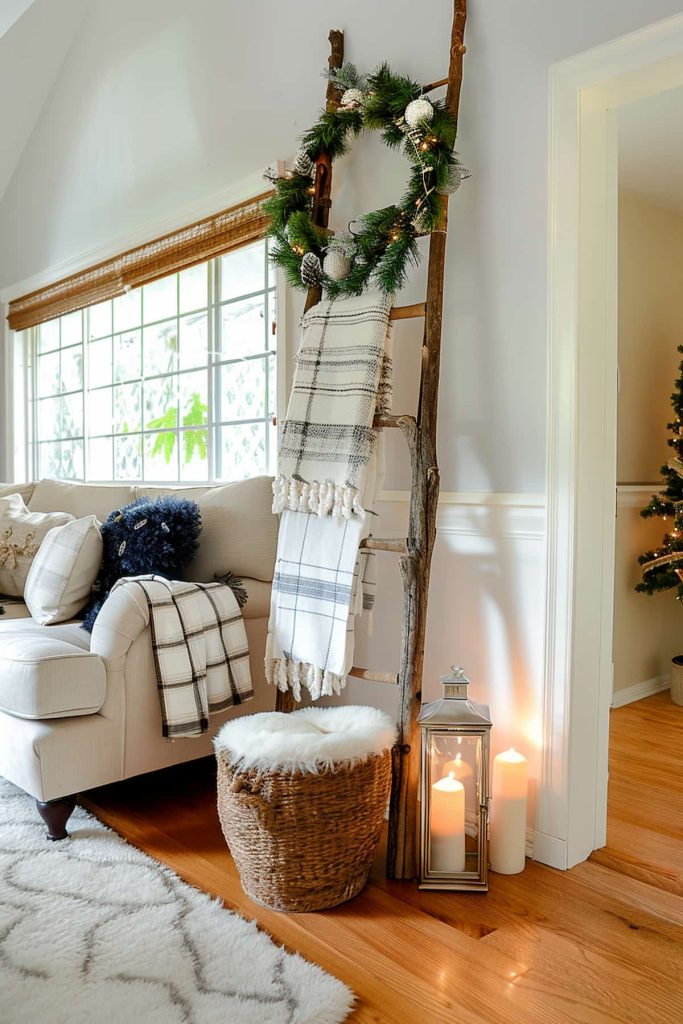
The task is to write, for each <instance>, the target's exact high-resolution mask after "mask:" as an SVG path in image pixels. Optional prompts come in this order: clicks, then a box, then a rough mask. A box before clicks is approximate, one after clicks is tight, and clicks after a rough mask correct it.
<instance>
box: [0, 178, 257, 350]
mask: <svg viewBox="0 0 683 1024" xmlns="http://www.w3.org/2000/svg"><path fill="white" fill-rule="evenodd" d="M269 195H270V193H269V192H265V193H263V194H262V195H259V196H256V197H255V198H254V199H249V200H247V201H246V202H243V203H239V204H238V205H237V206H232V207H230V209H228V210H222V211H221V212H220V213H215V214H213V215H212V216H211V217H205V218H204V219H203V220H198V221H196V222H195V223H194V224H189V225H188V226H187V227H184V228H180V229H179V230H178V231H171V232H169V234H167V235H162V237H161V238H156V239H154V241H152V242H147V243H145V244H144V245H139V246H137V247H136V248H135V249H129V250H128V252H124V253H122V254H121V255H120V256H114V257H113V258H112V259H109V260H104V262H102V263H98V264H97V265H96V266H94V267H89V268H88V269H87V270H83V271H81V272H80V273H78V274H72V275H71V277H65V278H63V280H61V281H57V282H56V283H55V284H51V285H48V286H47V287H45V288H39V289H38V290H37V291H35V292H31V293H30V294H28V295H23V296H22V297H21V298H19V299H14V300H13V301H12V302H10V304H9V312H8V314H7V320H8V323H9V326H10V327H11V328H12V330H13V331H23V330H25V329H26V328H27V327H34V326H35V325H36V324H41V323H44V322H45V321H46V320H52V319H53V318H54V317H56V316H62V315H63V314H64V313H72V312H73V311H74V310H76V309H83V308H84V307H85V306H92V305H94V304H95V303H96V302H103V301H104V300H105V299H112V298H115V297H116V296H117V295H122V294H123V293H124V292H126V291H128V290H129V289H130V288H138V287H139V286H140V285H143V284H149V282H150V281H154V280H156V279H157V278H159V277H165V276H166V274H173V273H175V272H176V271H178V270H183V269H184V268H185V267H190V266H192V265H193V264H195V263H203V262H204V261H205V260H209V259H212V258H213V257H214V256H220V255H221V254H222V253H226V252H230V250H231V249H236V248H238V247H239V246H241V245H245V244H247V243H248V242H254V241H256V240H257V239H259V238H262V237H263V235H264V234H265V231H266V228H267V227H268V217H267V216H266V214H265V213H264V212H263V208H262V204H263V201H264V200H265V199H267V198H268V196H269Z"/></svg>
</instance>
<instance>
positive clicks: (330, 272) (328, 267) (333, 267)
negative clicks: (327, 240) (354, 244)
mask: <svg viewBox="0 0 683 1024" xmlns="http://www.w3.org/2000/svg"><path fill="white" fill-rule="evenodd" d="M350 270H351V259H350V257H349V256H346V255H345V254H344V253H343V252H339V250H338V249H330V251H329V252H328V253H327V255H326V256H325V259H324V260H323V273H324V274H325V277H329V279H330V281H343V280H344V278H345V277H348V276H349V271H350Z"/></svg>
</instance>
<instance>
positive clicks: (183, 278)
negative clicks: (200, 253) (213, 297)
mask: <svg viewBox="0 0 683 1024" xmlns="http://www.w3.org/2000/svg"><path fill="white" fill-rule="evenodd" d="M208 267H209V264H207V263H199V264H197V266H196V267H188V269H187V270H183V271H181V272H180V274H179V275H178V277H179V280H180V312H181V313H189V312H190V311H191V310H193V309H203V308H204V307H205V306H206V305H207V303H208V290H207V286H208Z"/></svg>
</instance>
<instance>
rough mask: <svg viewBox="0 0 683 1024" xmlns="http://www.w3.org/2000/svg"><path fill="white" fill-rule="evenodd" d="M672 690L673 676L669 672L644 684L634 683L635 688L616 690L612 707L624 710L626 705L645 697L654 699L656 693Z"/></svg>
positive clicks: (626, 687)
mask: <svg viewBox="0 0 683 1024" xmlns="http://www.w3.org/2000/svg"><path fill="white" fill-rule="evenodd" d="M670 688H671V676H670V675H669V673H668V672H667V673H666V675H663V676H655V678H654V679H644V680H643V682H642V683H634V684H633V686H625V687H624V688H623V689H621V690H615V691H614V692H613V694H612V707H613V708H623V706H624V705H625V704H633V702H634V701H636V700H642V699H643V697H652V695H653V694H655V693H661V692H662V690H669V689H670Z"/></svg>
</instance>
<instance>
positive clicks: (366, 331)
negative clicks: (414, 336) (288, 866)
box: [273, 293, 392, 518]
mask: <svg viewBox="0 0 683 1024" xmlns="http://www.w3.org/2000/svg"><path fill="white" fill-rule="evenodd" d="M390 308H391V299H390V298H389V297H388V296H386V295H382V294H379V293H371V294H366V295H362V296H360V297H353V298H350V299H339V300H336V301H334V302H329V301H327V302H319V303H318V304H317V305H316V306H313V308H312V309H310V310H309V311H308V313H306V314H305V315H304V317H303V320H302V327H303V332H302V337H301V343H300V345H299V351H298V353H297V356H296V359H295V371H294V383H293V385H292V393H291V396H290V400H289V407H288V409H287V416H286V419H285V422H284V426H283V430H282V440H281V444H280V453H279V459H278V475H277V477H276V478H275V481H274V483H273V495H274V499H273V511H274V512H283V511H284V510H285V509H289V510H290V511H293V512H294V511H296V512H313V513H316V514H317V515H320V516H324V515H332V516H333V517H335V518H349V517H351V516H354V515H360V516H362V515H364V512H365V504H364V494H365V492H366V490H367V481H368V466H369V463H370V457H371V455H372V453H373V451H374V450H375V447H376V443H377V437H378V430H377V429H376V427H374V426H373V420H374V417H375V414H377V413H384V412H388V410H389V407H390V405H391V368H392V366H391V349H390V343H391V332H390V323H389V311H390Z"/></svg>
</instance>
